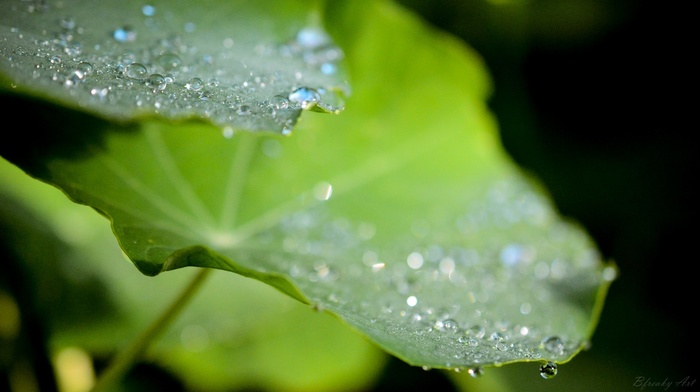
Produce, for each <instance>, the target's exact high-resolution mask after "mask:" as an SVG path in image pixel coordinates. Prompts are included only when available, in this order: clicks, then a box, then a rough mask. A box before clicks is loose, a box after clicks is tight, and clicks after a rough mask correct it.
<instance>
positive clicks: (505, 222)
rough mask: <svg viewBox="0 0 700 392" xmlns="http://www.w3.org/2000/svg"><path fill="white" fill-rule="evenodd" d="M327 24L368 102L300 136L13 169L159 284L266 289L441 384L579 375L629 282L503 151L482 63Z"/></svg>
mask: <svg viewBox="0 0 700 392" xmlns="http://www.w3.org/2000/svg"><path fill="white" fill-rule="evenodd" d="M326 17H327V18H328V19H327V22H326V26H327V28H328V29H329V30H330V31H331V33H332V35H333V36H334V37H335V38H336V39H337V42H338V43H339V45H340V47H342V48H343V51H344V53H345V55H346V60H347V62H348V70H349V76H350V80H351V82H352V86H353V94H352V95H351V96H350V97H349V98H348V99H347V108H346V110H345V111H344V112H343V113H342V114H341V115H339V116H326V115H319V114H314V113H306V114H304V116H302V117H301V119H300V121H299V123H298V124H297V131H296V132H295V134H294V135H293V136H291V137H284V136H280V135H267V134H259V133H250V132H234V133H233V134H230V133H224V134H222V132H221V130H220V129H219V128H215V127H211V126H208V125H203V124H201V123H186V124H180V125H172V124H166V123H164V122H161V121H157V120H144V121H142V122H140V123H138V124H137V125H132V126H131V127H128V128H125V127H119V126H117V125H116V124H111V123H101V124H99V126H96V127H94V129H92V130H91V134H90V135H84V136H83V137H81V138H80V142H81V143H70V144H69V145H68V146H64V147H65V148H62V149H58V150H57V149H55V148H48V149H47V151H46V152H45V153H42V154H39V153H37V150H33V152H32V155H27V154H24V153H22V151H24V150H25V147H27V146H31V145H32V143H31V141H26V140H25V141H24V142H22V141H20V142H16V143H15V145H14V146H8V147H7V148H4V149H1V150H0V153H2V154H3V155H4V156H6V157H8V159H10V160H11V161H13V162H15V163H16V164H19V165H21V166H22V167H23V168H25V170H28V171H29V172H30V173H31V174H33V175H35V176H37V177H40V178H41V179H43V180H45V181H47V182H49V183H52V184H55V185H56V186H58V187H60V188H61V189H63V190H64V191H65V192H66V193H67V194H68V195H69V196H70V197H71V198H72V199H73V200H75V201H76V202H79V203H83V204H87V205H90V206H92V207H94V208H95V209H97V210H98V211H100V212H101V213H103V214H104V215H105V216H107V217H108V218H109V219H110V220H111V221H112V224H113V229H114V232H115V234H116V236H117V238H118V239H119V242H120V244H121V246H122V248H123V250H124V251H125V252H126V254H127V255H128V256H129V258H130V259H131V260H132V261H133V262H134V264H135V265H136V266H137V267H138V268H139V270H141V271H142V272H143V273H144V274H146V275H156V274H159V273H161V272H164V271H169V270H173V269H178V268H182V267H186V266H196V267H207V268H217V269H222V270H227V271H232V272H236V273H238V274H241V275H243V276H248V277H252V278H255V279H258V280H261V281H263V282H266V283H268V284H270V285H271V286H274V287H276V288H277V289H279V290H281V291H282V292H284V293H286V294H288V295H290V296H292V297H293V298H296V299H298V300H300V301H302V302H304V303H309V304H312V305H313V306H314V307H316V308H319V309H324V310H327V311H328V312H330V313H332V314H334V315H337V316H338V317H339V318H341V319H342V320H344V321H345V322H346V323H347V324H349V325H350V326H351V327H352V328H353V329H355V330H357V331H359V332H360V333H362V334H364V335H365V336H367V337H368V338H369V339H370V340H371V341H373V342H375V343H376V344H378V345H379V346H380V347H382V348H383V349H385V350H386V351H387V352H389V353H391V354H393V355H396V356H397V357H399V358H401V359H403V360H405V361H406V362H408V363H410V364H413V365H419V366H424V367H426V368H449V369H463V368H472V369H475V370H474V372H476V373H477V374H478V373H480V371H479V370H478V369H480V368H482V367H485V366H492V365H502V364H506V363H510V362H517V361H540V362H546V361H552V362H553V363H563V362H566V361H568V360H570V359H571V358H572V357H573V356H574V355H576V354H577V353H578V352H579V351H580V350H581V349H583V348H585V347H587V345H588V341H589V339H590V337H591V334H592V332H593V330H594V328H595V326H596V323H597V320H598V316H599V313H600V310H601V307H602V301H603V299H604V295H605V292H606V289H607V287H608V285H609V283H610V281H611V280H612V278H613V277H614V267H613V266H611V265H607V264H606V263H604V262H603V261H602V260H601V259H600V256H599V254H598V252H597V250H596V247H595V244H594V243H593V242H592V241H591V240H590V238H589V237H588V236H587V234H586V232H585V231H584V230H583V229H582V228H580V227H579V226H577V225H575V224H573V223H571V222H568V221H567V220H565V219H563V218H562V217H561V216H559V215H558V213H557V211H556V209H555V207H554V206H553V205H552V204H551V203H550V201H549V199H548V197H547V195H546V192H545V191H544V190H543V189H541V188H540V187H539V186H538V185H537V183H536V181H534V180H533V179H531V178H529V176H527V175H526V174H524V173H523V172H521V171H520V170H519V168H518V167H517V166H516V165H514V164H513V162H511V161H510V159H509V157H508V156H507V154H505V152H504V151H503V149H502V147H501V145H500V143H499V140H498V133H497V128H496V124H495V121H494V119H493V118H492V116H491V114H490V113H489V111H488V108H487V107H486V104H485V100H486V98H487V96H488V93H489V81H488V77H487V74H486V72H485V70H484V68H483V65H482V64H481V62H480V59H479V58H478V56H477V55H475V54H474V53H473V52H471V51H470V50H469V49H468V48H466V47H464V46H463V45H462V44H461V43H459V42H457V41H456V40H454V39H452V38H451V37H449V36H446V35H443V34H440V33H438V32H436V31H433V30H431V29H429V28H427V27H426V26H425V25H423V24H422V22H420V21H419V20H417V19H416V18H414V17H413V16H412V15H411V14H408V13H406V12H404V11H402V10H401V9H400V8H397V7H395V6H393V5H392V4H391V3H384V2H381V3H373V4H372V5H367V4H362V5H358V4H354V3H352V2H348V3H340V2H337V3H335V2H334V3H329V9H328V10H327V13H326ZM53 118H67V117H66V116H55V117H53ZM55 122H56V121H55V120H54V124H55ZM36 128H37V129H45V127H44V128H42V127H36ZM54 128H55V129H53V130H52V131H54V132H55V131H57V130H60V129H63V128H62V127H59V126H55V127H54ZM25 145H26V146H25ZM68 147H70V148H68ZM18 151H19V152H18Z"/></svg>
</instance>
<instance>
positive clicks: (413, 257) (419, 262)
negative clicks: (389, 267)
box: [406, 252, 423, 269]
mask: <svg viewBox="0 0 700 392" xmlns="http://www.w3.org/2000/svg"><path fill="white" fill-rule="evenodd" d="M406 263H407V264H408V266H409V267H411V268H412V269H419V268H420V267H422V266H423V255H421V254H420V253H418V252H411V254H409V255H408V257H407V258H406Z"/></svg>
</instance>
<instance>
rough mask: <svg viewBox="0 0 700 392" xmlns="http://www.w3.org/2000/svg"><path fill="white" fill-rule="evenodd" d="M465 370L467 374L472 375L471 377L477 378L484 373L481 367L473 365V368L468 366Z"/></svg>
mask: <svg viewBox="0 0 700 392" xmlns="http://www.w3.org/2000/svg"><path fill="white" fill-rule="evenodd" d="M467 372H468V373H469V375H470V376H472V377H473V378H479V377H481V376H483V375H484V368H481V367H473V368H470V369H469V370H468V371H467Z"/></svg>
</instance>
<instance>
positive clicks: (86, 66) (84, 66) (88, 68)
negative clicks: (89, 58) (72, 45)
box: [76, 61, 95, 76]
mask: <svg viewBox="0 0 700 392" xmlns="http://www.w3.org/2000/svg"><path fill="white" fill-rule="evenodd" d="M76 70H78V71H80V72H82V73H83V74H84V75H85V76H87V75H91V74H92V73H93V72H94V71H95V66H94V65H92V64H91V63H88V62H86V61H83V62H81V63H80V64H78V66H77V67H76Z"/></svg>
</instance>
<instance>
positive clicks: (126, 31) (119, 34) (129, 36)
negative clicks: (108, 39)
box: [112, 26, 136, 42]
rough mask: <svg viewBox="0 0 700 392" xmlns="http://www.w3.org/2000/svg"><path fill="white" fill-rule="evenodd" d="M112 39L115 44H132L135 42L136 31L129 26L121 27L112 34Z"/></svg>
mask: <svg viewBox="0 0 700 392" xmlns="http://www.w3.org/2000/svg"><path fill="white" fill-rule="evenodd" d="M112 37H114V39H115V40H116V41H117V42H134V41H136V31H134V29H132V28H131V26H122V27H119V28H117V29H116V30H114V32H112Z"/></svg>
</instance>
